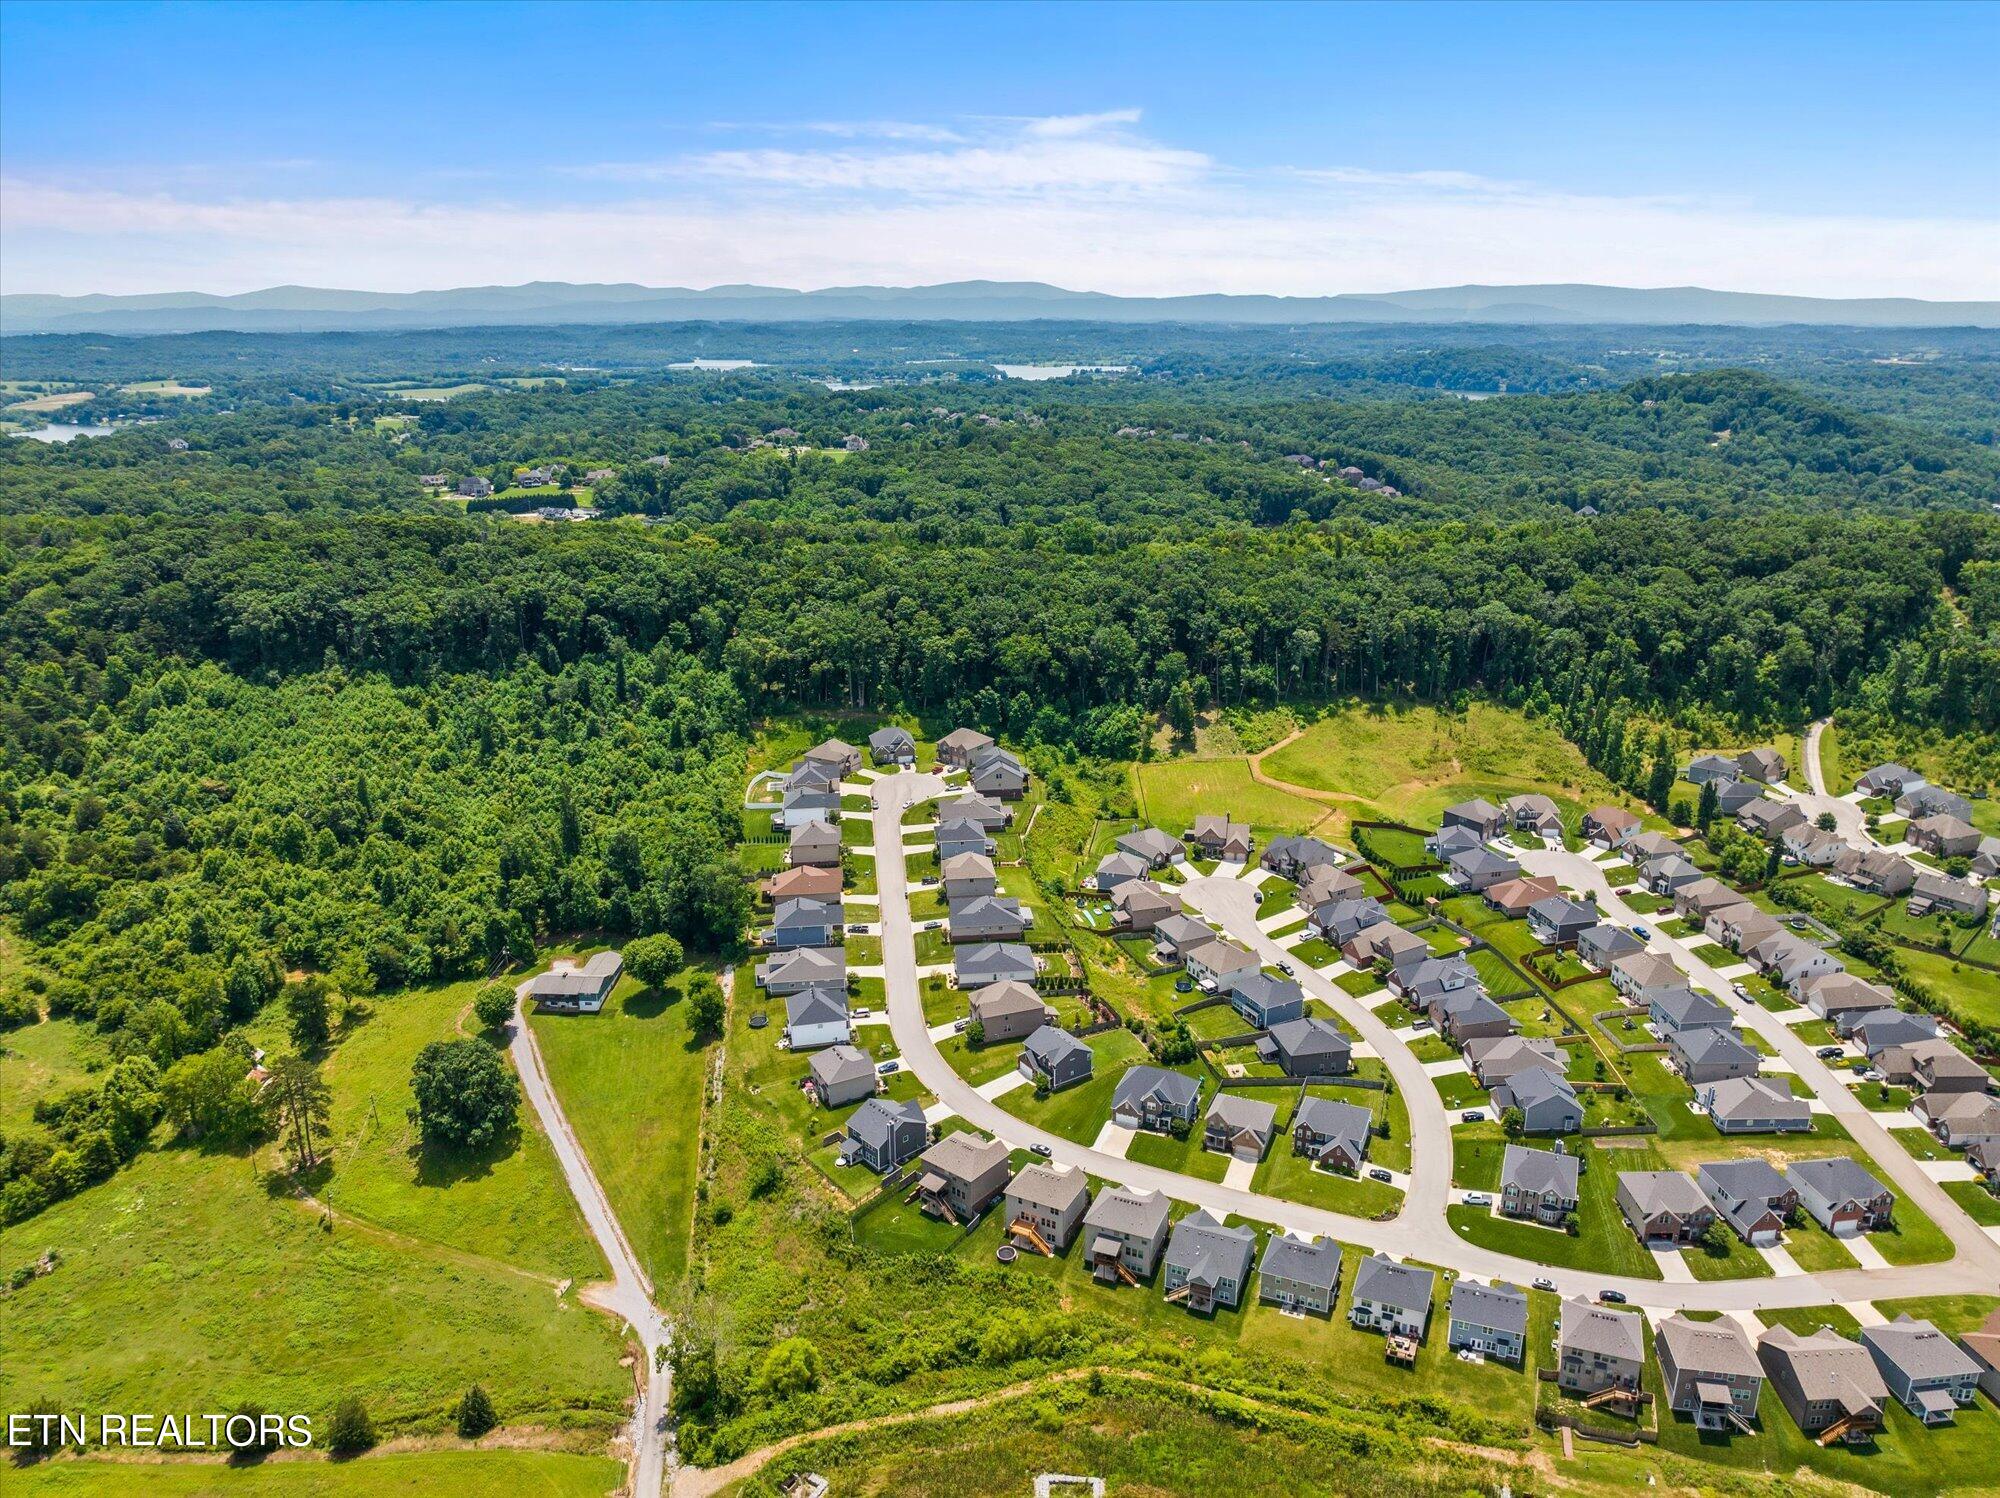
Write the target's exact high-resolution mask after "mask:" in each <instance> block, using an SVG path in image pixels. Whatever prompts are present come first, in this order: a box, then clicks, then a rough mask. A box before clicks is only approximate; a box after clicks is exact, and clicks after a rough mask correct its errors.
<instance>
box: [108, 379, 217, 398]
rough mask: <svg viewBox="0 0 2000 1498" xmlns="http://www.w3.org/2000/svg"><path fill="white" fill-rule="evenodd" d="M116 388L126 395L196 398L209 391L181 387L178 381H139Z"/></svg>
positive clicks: (201, 387) (192, 386)
mask: <svg viewBox="0 0 2000 1498" xmlns="http://www.w3.org/2000/svg"><path fill="white" fill-rule="evenodd" d="M118 388H119V389H121V390H123V391H124V392H125V394H127V395H175V396H197V395H207V394H209V390H210V387H209V386H207V385H183V384H182V383H181V382H180V381H179V380H140V381H138V382H137V383H136V384H131V385H121V386H119V387H118Z"/></svg>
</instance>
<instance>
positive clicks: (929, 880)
mask: <svg viewBox="0 0 2000 1498" xmlns="http://www.w3.org/2000/svg"><path fill="white" fill-rule="evenodd" d="M937 882H938V876H937V875H935V874H926V875H924V877H923V883H925V884H936V883H937Z"/></svg>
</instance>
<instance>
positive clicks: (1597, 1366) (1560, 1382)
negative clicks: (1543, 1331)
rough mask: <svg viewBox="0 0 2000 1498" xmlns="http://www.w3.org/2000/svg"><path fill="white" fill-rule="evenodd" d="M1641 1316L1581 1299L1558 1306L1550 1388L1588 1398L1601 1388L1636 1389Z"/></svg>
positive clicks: (1642, 1341) (1642, 1348)
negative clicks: (1553, 1364)
mask: <svg viewBox="0 0 2000 1498" xmlns="http://www.w3.org/2000/svg"><path fill="white" fill-rule="evenodd" d="M1644 1328H1645V1318H1644V1317H1643V1316H1641V1315H1639V1313H1638V1312H1636V1311H1612V1310H1607V1309H1606V1308H1605V1307H1603V1306H1599V1305H1592V1304H1591V1303H1590V1302H1589V1301H1587V1300H1566V1301H1564V1302H1563V1303H1562V1311H1561V1320H1560V1322H1559V1323H1558V1326H1557V1329H1556V1384H1557V1386H1558V1387H1560V1388H1563V1389H1567V1390H1568V1391H1569V1392H1570V1393H1572V1394H1579V1395H1583V1396H1585V1397H1588V1396H1590V1395H1592V1394H1596V1393H1599V1392H1601V1391H1603V1390H1605V1389H1637V1388H1638V1387H1639V1379H1640V1376H1641V1375H1642V1374H1643V1373H1644V1372H1645V1369H1646V1333H1645V1330H1644Z"/></svg>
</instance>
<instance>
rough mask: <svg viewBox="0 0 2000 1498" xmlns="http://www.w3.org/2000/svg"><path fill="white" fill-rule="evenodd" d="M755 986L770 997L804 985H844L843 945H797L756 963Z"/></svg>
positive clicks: (845, 966)
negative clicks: (765, 960)
mask: <svg viewBox="0 0 2000 1498" xmlns="http://www.w3.org/2000/svg"><path fill="white" fill-rule="evenodd" d="M756 979H757V986H758V987H759V988H761V989H763V990H764V991H765V992H766V993H768V994H770V995H771V996H772V997H773V998H781V997H783V996H784V995H785V994H788V993H797V992H798V991H799V990H800V989H804V988H819V987H823V986H831V987H833V988H845V987H847V951H846V949H845V948H843V947H798V948H795V949H794V950H792V951H790V952H780V953H779V954H778V955H777V956H775V957H773V958H772V959H771V960H770V961H768V962H760V963H758V964H757V970H756Z"/></svg>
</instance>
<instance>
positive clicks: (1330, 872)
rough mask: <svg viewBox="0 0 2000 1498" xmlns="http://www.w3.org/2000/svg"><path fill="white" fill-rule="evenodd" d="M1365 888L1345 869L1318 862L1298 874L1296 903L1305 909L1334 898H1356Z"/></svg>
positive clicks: (1360, 895) (1327, 902) (1361, 894)
mask: <svg viewBox="0 0 2000 1498" xmlns="http://www.w3.org/2000/svg"><path fill="white" fill-rule="evenodd" d="M1366 892H1367V891H1366V888H1365V886H1363V884H1362V883H1361V881H1360V880H1359V879H1357V878H1355V877H1354V876H1353V875H1352V874H1350V873H1348V872H1347V871H1346V870H1345V869H1336V868H1331V867H1329V866H1327V865H1325V864H1318V865H1315V866H1314V867H1312V868H1310V869H1307V870H1306V871H1305V872H1304V873H1302V874H1300V875H1299V890H1298V896H1297V899H1298V903H1299V905H1300V906H1301V907H1302V908H1303V909H1306V910H1311V909H1313V908H1314V907H1315V906H1319V905H1328V904H1331V903H1332V902H1334V901H1336V900H1358V899H1360V898H1361V897H1362V896H1363V895H1364V894H1365V893H1366Z"/></svg>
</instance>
